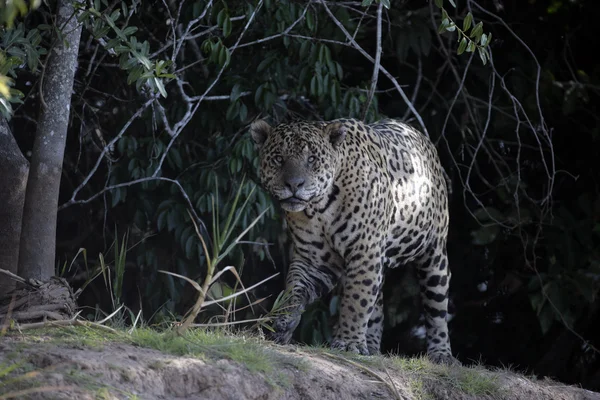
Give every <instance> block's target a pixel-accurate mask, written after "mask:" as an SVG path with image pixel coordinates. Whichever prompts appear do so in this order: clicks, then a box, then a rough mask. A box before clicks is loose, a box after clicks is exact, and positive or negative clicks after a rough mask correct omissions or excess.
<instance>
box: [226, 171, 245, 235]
mask: <svg viewBox="0 0 600 400" xmlns="http://www.w3.org/2000/svg"><path fill="white" fill-rule="evenodd" d="M244 178H245V176H244V177H243V178H242V182H240V185H239V186H238V190H237V193H236V194H235V198H234V199H233V204H232V205H231V207H230V209H229V214H228V215H227V219H226V220H225V225H223V230H224V232H223V235H222V237H221V238H220V240H221V243H225V242H226V240H227V238H228V237H229V235H230V233H231V231H232V230H233V228H235V226H236V223H235V222H234V223H233V224H231V220H232V219H233V216H234V215H235V212H236V211H237V203H238V201H239V200H240V196H241V194H242V188H243V187H244ZM248 197H250V196H248ZM243 208H244V207H243V206H242V209H243Z"/></svg>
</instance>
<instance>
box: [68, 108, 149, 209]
mask: <svg viewBox="0 0 600 400" xmlns="http://www.w3.org/2000/svg"><path fill="white" fill-rule="evenodd" d="M154 101H156V98H155V97H153V98H151V99H150V100H148V101H146V103H144V104H143V105H142V106H141V107H140V108H139V109H138V110H137V111H136V112H135V113H134V114H133V115H132V116H131V118H129V120H128V121H127V122H126V123H125V125H123V128H121V131H120V132H119V133H118V134H117V136H115V137H114V138H113V139H112V140H111V141H110V142H109V143H108V144H107V145H106V146H104V148H103V149H102V152H100V155H99V156H98V160H96V164H95V165H94V167H93V168H92V170H91V171H90V172H89V173H88V175H87V176H86V177H85V179H84V180H83V182H81V184H80V185H79V186H78V187H77V188H75V190H74V191H73V194H72V195H71V199H70V200H69V201H67V202H66V203H64V204H62V205H61V206H60V207H58V211H60V210H62V209H64V208H66V207H68V206H70V205H72V204H78V203H79V202H76V201H75V197H77V194H78V193H79V192H80V191H81V189H83V188H84V187H85V185H87V183H88V182H89V181H90V179H91V178H92V176H94V174H95V173H96V171H97V170H98V167H99V166H100V163H101V162H102V160H103V159H104V157H105V156H106V154H107V153H108V152H109V151H111V149H113V145H114V144H115V143H116V142H117V141H118V140H119V139H121V137H122V136H123V134H125V132H126V131H127V129H129V126H130V125H131V124H132V123H133V121H134V120H136V119H137V118H138V117H139V116H140V115H142V113H143V112H144V111H145V110H146V108H148V106H150V104H152V103H153V102H154ZM100 193H104V191H102V192H100ZM96 197H97V196H96ZM94 198H95V197H94Z"/></svg>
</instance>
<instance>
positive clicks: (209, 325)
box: [190, 318, 271, 328]
mask: <svg viewBox="0 0 600 400" xmlns="http://www.w3.org/2000/svg"><path fill="white" fill-rule="evenodd" d="M270 320H271V318H254V319H245V320H243V321H232V322H213V323H212V324H191V325H190V326H194V327H197V328H210V327H211V326H229V325H239V324H245V323H247V322H261V321H270Z"/></svg>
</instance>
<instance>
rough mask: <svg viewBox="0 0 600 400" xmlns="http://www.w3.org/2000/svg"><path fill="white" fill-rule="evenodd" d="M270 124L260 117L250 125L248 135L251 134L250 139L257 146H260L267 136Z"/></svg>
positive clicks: (269, 131)
mask: <svg viewBox="0 0 600 400" xmlns="http://www.w3.org/2000/svg"><path fill="white" fill-rule="evenodd" d="M271 129H272V128H271V125H269V124H268V123H267V122H265V121H263V120H262V119H259V120H256V121H254V122H253V123H252V125H250V135H252V140H254V143H256V145H257V146H258V147H261V146H262V145H263V144H264V143H265V141H266V140H267V138H268V137H269V133H271Z"/></svg>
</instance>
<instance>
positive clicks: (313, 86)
mask: <svg viewBox="0 0 600 400" xmlns="http://www.w3.org/2000/svg"><path fill="white" fill-rule="evenodd" d="M317 92H318V89H317V76H316V75H313V77H312V79H311V80H310V94H311V96H317Z"/></svg>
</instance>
